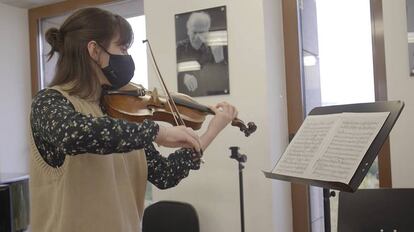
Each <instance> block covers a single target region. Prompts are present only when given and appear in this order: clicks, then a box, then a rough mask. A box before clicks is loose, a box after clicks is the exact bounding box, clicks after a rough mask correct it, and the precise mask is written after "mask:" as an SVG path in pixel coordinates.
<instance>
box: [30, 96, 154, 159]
mask: <svg viewBox="0 0 414 232" xmlns="http://www.w3.org/2000/svg"><path fill="white" fill-rule="evenodd" d="M30 121H31V128H32V133H33V137H34V141H35V143H36V146H37V148H38V150H39V152H40V154H41V155H42V157H43V159H44V160H45V161H46V162H47V163H48V164H49V165H51V166H53V167H59V166H60V165H62V164H63V161H64V158H65V155H78V154H83V153H95V154H110V153H121V152H129V151H132V150H135V149H142V148H144V146H146V145H148V144H151V143H152V142H153V141H154V139H155V137H156V135H157V133H158V130H159V126H158V124H156V123H155V122H153V121H150V120H145V121H144V122H143V123H130V122H127V121H125V120H120V119H114V118H111V117H107V116H104V117H93V116H91V115H84V114H81V113H79V112H77V111H76V110H75V109H74V107H73V105H72V104H71V103H70V102H69V100H68V99H66V98H65V97H64V96H63V95H62V94H61V93H59V92H58V91H56V90H51V89H48V90H42V91H41V92H39V94H38V95H37V96H36V97H35V98H34V100H33V102H32V108H31V115H30Z"/></svg>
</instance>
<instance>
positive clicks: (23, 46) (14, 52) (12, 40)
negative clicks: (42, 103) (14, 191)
mask: <svg viewBox="0 0 414 232" xmlns="http://www.w3.org/2000/svg"><path fill="white" fill-rule="evenodd" d="M0 31H1V35H0V70H1V78H0V83H1V84H0V86H1V91H0V101H1V105H0V107H1V120H0V172H28V157H29V155H28V154H29V146H28V139H27V138H28V130H27V128H28V113H29V108H30V101H31V96H30V94H31V90H30V59H29V26H28V18H27V10H26V9H20V8H16V7H11V6H8V5H5V4H2V3H0Z"/></svg>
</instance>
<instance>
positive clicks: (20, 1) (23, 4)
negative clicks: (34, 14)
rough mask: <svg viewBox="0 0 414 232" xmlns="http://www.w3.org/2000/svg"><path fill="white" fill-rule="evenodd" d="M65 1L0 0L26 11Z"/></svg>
mask: <svg viewBox="0 0 414 232" xmlns="http://www.w3.org/2000/svg"><path fill="white" fill-rule="evenodd" d="M63 1H65V0H0V2H1V3H4V4H7V5H10V6H15V7H19V8H25V9H30V8H34V7H39V6H44V5H49V4H52V3H56V2H63Z"/></svg>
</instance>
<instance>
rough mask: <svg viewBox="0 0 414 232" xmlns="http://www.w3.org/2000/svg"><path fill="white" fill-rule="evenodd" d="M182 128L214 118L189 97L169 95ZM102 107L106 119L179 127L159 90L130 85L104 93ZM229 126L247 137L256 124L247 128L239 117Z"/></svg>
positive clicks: (198, 124) (174, 114)
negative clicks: (237, 129)
mask: <svg viewBox="0 0 414 232" xmlns="http://www.w3.org/2000/svg"><path fill="white" fill-rule="evenodd" d="M171 97H172V100H173V101H174V104H175V105H176V108H177V110H178V112H179V116H180V117H181V119H182V121H183V122H184V124H183V125H185V126H188V127H191V128H192V129H194V130H198V129H200V128H201V126H202V124H203V122H204V121H205V119H206V116H207V115H214V114H215V113H214V111H212V110H211V109H210V108H209V107H207V106H205V105H202V104H199V103H198V102H197V101H195V100H194V99H193V98H191V97H190V96H188V95H185V94H181V93H175V94H171ZM102 105H103V107H104V108H105V110H106V112H107V113H108V115H109V116H111V117H114V118H121V119H125V120H127V121H132V122H142V121H144V120H145V119H151V120H154V121H162V122H167V123H170V124H172V125H181V124H180V123H177V122H176V120H175V116H177V115H176V113H175V112H174V111H173V110H172V109H171V108H170V106H169V104H168V101H167V99H166V98H165V97H163V96H160V95H159V94H158V90H157V89H156V88H154V90H153V91H148V90H146V89H145V88H144V87H143V86H141V85H137V84H133V83H129V84H128V86H126V88H123V89H122V90H104V93H103V95H102ZM231 125H232V126H235V127H238V128H239V129H240V131H242V132H243V133H244V135H245V136H246V137H248V136H249V135H250V134H252V133H253V132H254V131H255V130H256V128H257V127H256V125H255V124H254V123H253V122H249V123H248V124H247V126H246V124H244V122H243V121H242V120H240V119H238V118H235V119H233V121H232V122H231Z"/></svg>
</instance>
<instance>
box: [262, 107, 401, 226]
mask: <svg viewBox="0 0 414 232" xmlns="http://www.w3.org/2000/svg"><path fill="white" fill-rule="evenodd" d="M403 108H404V103H403V102H402V101H380V102H372V103H358V104H347V105H335V106H324V107H316V108H314V109H313V110H312V111H311V112H310V113H309V115H326V114H337V113H344V112H349V113H371V112H389V115H388V117H387V119H386V120H385V122H384V124H383V126H382V127H381V129H380V130H379V132H378V133H377V136H376V137H375V139H374V140H373V141H372V143H371V145H370V146H369V148H368V150H367V152H366V153H365V155H364V156H363V158H362V160H361V162H360V163H359V165H358V168H357V169H356V171H355V173H354V174H353V176H352V178H351V180H350V181H349V183H342V182H336V181H324V180H318V179H307V178H300V177H295V176H287V175H281V174H276V173H272V172H264V174H265V176H266V177H267V178H270V179H278V180H284V181H289V182H294V183H302V184H308V185H313V186H319V187H322V188H324V204H325V206H324V211H326V212H325V232H327V231H330V218H329V215H330V214H329V211H327V209H329V197H330V189H336V190H339V191H345V192H355V191H356V190H357V189H358V186H359V185H360V184H361V182H362V181H363V179H364V177H365V176H366V174H367V173H368V170H369V168H370V167H371V165H372V163H373V162H374V160H375V158H376V157H377V154H378V152H379V151H380V149H381V147H382V145H383V143H384V142H385V141H386V139H387V138H388V135H389V133H390V132H391V129H392V128H393V126H394V124H395V122H396V121H397V119H398V117H399V115H400V114H401V111H402V109H403Z"/></svg>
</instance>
